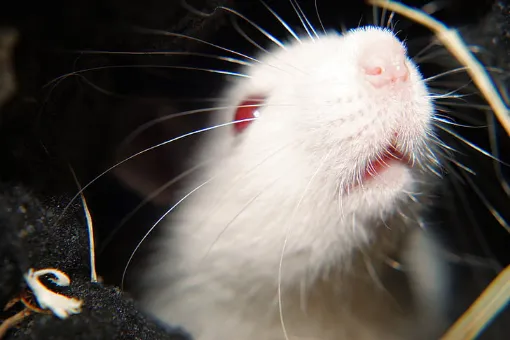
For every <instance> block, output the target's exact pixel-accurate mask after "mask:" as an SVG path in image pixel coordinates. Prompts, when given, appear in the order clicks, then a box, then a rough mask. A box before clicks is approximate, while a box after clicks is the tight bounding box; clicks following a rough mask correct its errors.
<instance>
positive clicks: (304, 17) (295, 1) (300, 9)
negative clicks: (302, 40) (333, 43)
mask: <svg viewBox="0 0 510 340" xmlns="http://www.w3.org/2000/svg"><path fill="white" fill-rule="evenodd" d="M294 4H295V5H296V7H297V9H298V11H299V13H301V16H302V18H303V19H304V20H305V22H306V23H307V25H308V27H310V30H311V31H312V32H313V34H314V35H315V37H317V39H320V38H319V35H318V34H317V31H315V28H314V27H313V25H312V23H311V22H310V20H308V18H307V17H306V14H305V12H304V11H303V9H302V8H301V6H300V5H299V2H298V1H297V0H294Z"/></svg>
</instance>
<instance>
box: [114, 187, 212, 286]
mask: <svg viewBox="0 0 510 340" xmlns="http://www.w3.org/2000/svg"><path fill="white" fill-rule="evenodd" d="M213 179H214V178H211V179H209V180H207V181H205V182H204V183H202V184H200V185H199V186H198V187H196V188H195V189H193V190H192V191H190V192H189V193H188V194H186V195H185V196H184V197H183V198H181V199H180V200H179V201H178V202H177V203H175V204H174V205H173V206H172V207H171V208H170V209H168V210H167V211H166V212H165V213H164V214H163V216H161V217H160V218H159V219H158V220H157V221H156V223H154V225H153V226H152V227H151V228H150V229H149V231H148V232H147V233H146V234H145V235H144V236H143V238H142V240H141V241H140V242H139V243H138V244H137V245H136V247H135V249H134V250H133V253H131V256H130V257H129V259H128V261H127V263H126V266H125V268H124V271H123V272H122V280H121V283H120V287H121V289H124V279H125V278H126V272H127V270H128V267H129V265H130V264H131V261H132V259H133V257H134V256H135V254H136V252H137V251H138V249H139V248H140V246H141V245H142V243H143V242H144V241H145V239H146V238H147V237H148V236H149V235H150V233H151V232H152V231H153V230H154V228H156V226H157V225H158V224H159V222H161V221H162V220H163V219H164V218H165V217H166V216H167V215H168V214H169V213H170V212H172V211H173V210H174V209H175V208H176V207H177V206H178V205H179V204H181V203H182V202H183V201H184V200H185V199H186V198H188V197H189V196H191V195H192V194H193V193H194V192H196V191H197V190H199V189H200V188H202V187H203V186H204V185H206V184H208V183H209V182H211V181H212V180H213Z"/></svg>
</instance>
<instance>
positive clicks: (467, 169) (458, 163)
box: [444, 156, 477, 176]
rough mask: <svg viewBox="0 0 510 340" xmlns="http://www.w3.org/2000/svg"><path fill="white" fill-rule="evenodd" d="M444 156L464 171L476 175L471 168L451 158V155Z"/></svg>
mask: <svg viewBox="0 0 510 340" xmlns="http://www.w3.org/2000/svg"><path fill="white" fill-rule="evenodd" d="M444 158H445V159H446V160H448V161H449V162H451V163H453V164H455V165H456V166H457V167H458V168H460V169H462V170H464V171H465V172H468V173H470V174H471V175H473V176H476V175H477V174H476V172H475V171H474V170H472V169H471V168H469V167H467V166H465V165H464V164H462V163H460V162H459V161H457V160H455V158H451V157H448V156H444Z"/></svg>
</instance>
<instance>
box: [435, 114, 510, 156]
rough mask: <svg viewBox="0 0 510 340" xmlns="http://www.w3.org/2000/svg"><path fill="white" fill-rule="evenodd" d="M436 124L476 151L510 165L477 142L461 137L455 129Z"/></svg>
mask: <svg viewBox="0 0 510 340" xmlns="http://www.w3.org/2000/svg"><path fill="white" fill-rule="evenodd" d="M436 126H437V127H438V128H440V129H441V130H443V131H445V132H447V133H449V134H450V135H452V136H454V137H456V138H457V139H458V140H460V141H461V142H463V143H465V144H466V145H468V146H470V147H472V148H473V149H475V150H476V151H478V152H480V153H481V154H483V155H485V156H487V157H489V158H491V159H493V160H495V161H497V162H499V163H501V164H503V165H505V166H510V165H508V164H507V163H505V162H503V161H502V160H500V159H497V158H496V157H494V156H493V155H492V154H490V153H489V152H487V151H485V150H484V149H482V148H480V147H478V146H476V145H475V144H473V143H471V142H470V141H468V140H467V139H465V138H463V137H461V136H460V135H459V134H457V133H456V132H453V131H451V130H450V129H448V128H446V127H444V126H441V125H440V124H438V125H436Z"/></svg>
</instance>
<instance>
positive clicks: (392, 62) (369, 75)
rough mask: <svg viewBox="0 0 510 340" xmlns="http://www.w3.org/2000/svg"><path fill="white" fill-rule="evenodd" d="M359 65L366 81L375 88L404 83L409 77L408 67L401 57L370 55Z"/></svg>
mask: <svg viewBox="0 0 510 340" xmlns="http://www.w3.org/2000/svg"><path fill="white" fill-rule="evenodd" d="M361 67H362V69H363V72H364V73H365V75H366V79H367V80H368V82H369V83H371V84H372V85H373V86H374V87H376V88H382V87H385V86H389V85H392V84H396V83H405V82H407V80H408V79H409V68H408V67H407V64H406V61H405V58H402V57H395V56H390V55H388V56H372V57H369V58H367V59H366V60H365V61H364V62H363V63H362V65H361Z"/></svg>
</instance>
